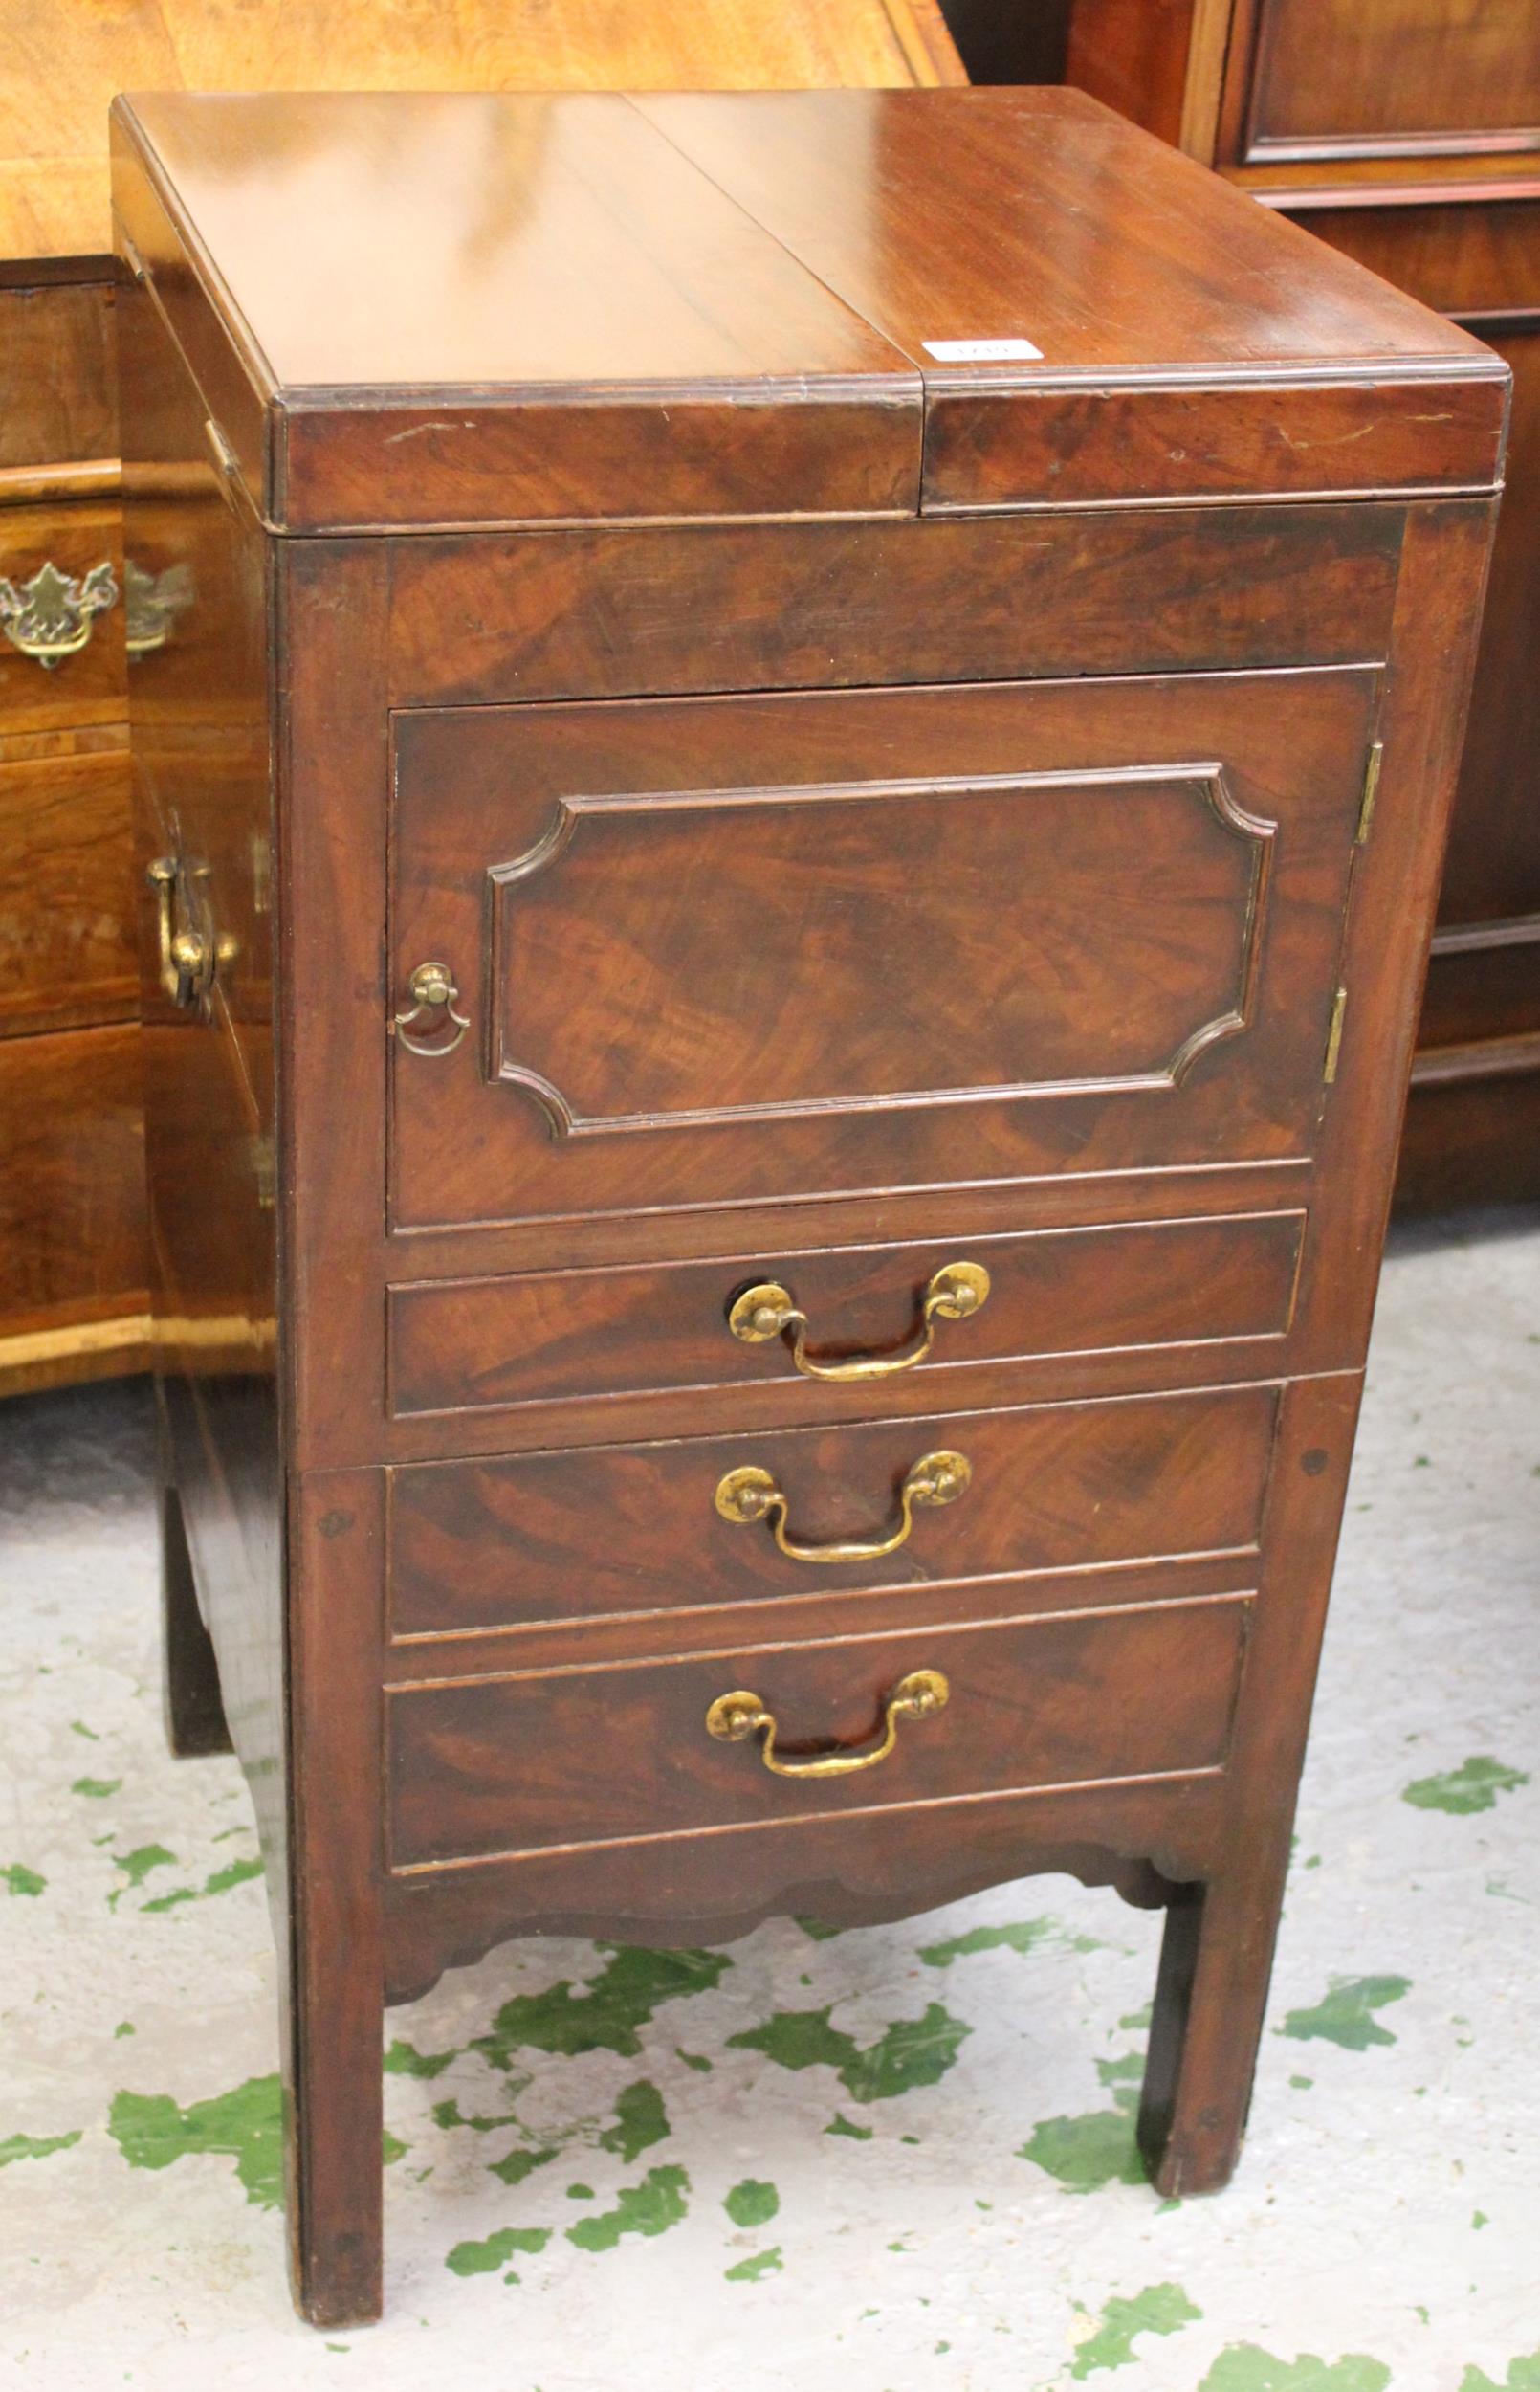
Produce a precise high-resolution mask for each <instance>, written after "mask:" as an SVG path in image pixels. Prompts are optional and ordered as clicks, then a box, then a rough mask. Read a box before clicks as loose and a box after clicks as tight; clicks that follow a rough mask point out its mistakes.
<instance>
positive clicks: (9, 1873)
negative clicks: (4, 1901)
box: [0, 1860, 48, 1894]
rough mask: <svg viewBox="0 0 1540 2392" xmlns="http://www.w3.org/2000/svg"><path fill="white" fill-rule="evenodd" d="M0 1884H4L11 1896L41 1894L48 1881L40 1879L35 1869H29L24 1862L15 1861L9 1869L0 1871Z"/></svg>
mask: <svg viewBox="0 0 1540 2392" xmlns="http://www.w3.org/2000/svg"><path fill="white" fill-rule="evenodd" d="M0 1883H3V1884H4V1886H5V1888H6V1891H7V1892H8V1893H9V1894H41V1893H42V1891H43V1888H44V1887H45V1886H46V1885H47V1883H48V1879H47V1878H46V1877H40V1876H39V1875H38V1873H37V1872H36V1870H35V1869H29V1868H27V1867H26V1865H25V1863H23V1862H22V1861H19V1860H13V1861H11V1864H10V1865H9V1867H7V1868H5V1869H0Z"/></svg>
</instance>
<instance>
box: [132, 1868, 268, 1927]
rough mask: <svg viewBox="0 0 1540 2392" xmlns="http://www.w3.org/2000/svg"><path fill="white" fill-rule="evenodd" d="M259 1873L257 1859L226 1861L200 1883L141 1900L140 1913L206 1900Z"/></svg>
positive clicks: (226, 1891)
mask: <svg viewBox="0 0 1540 2392" xmlns="http://www.w3.org/2000/svg"><path fill="white" fill-rule="evenodd" d="M261 1874H262V1864H261V1862H260V1861H259V1860H231V1861H227V1862H226V1864H225V1866H224V1868H223V1869H216V1870H215V1871H214V1872H213V1875H212V1876H211V1877H206V1878H205V1879H204V1882H203V1884H202V1885H198V1886H193V1885H181V1886H178V1887H177V1889H176V1891H175V1893H174V1894H157V1896H156V1898H155V1900H154V1901H153V1902H142V1903H141V1904H140V1913H141V1916H143V1917H146V1918H147V1917H148V1916H149V1914H150V1912H151V1911H174V1910H175V1909H176V1907H177V1905H178V1904H179V1903H181V1902H206V1901H207V1900H208V1899H209V1895H210V1894H228V1893H229V1892H230V1891H231V1887H232V1886H238V1885H250V1883H251V1881H252V1879H253V1877H259V1876H260V1875H261Z"/></svg>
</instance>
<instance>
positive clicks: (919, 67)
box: [0, 0, 962, 256]
mask: <svg viewBox="0 0 1540 2392" xmlns="http://www.w3.org/2000/svg"><path fill="white" fill-rule="evenodd" d="M0 48H3V49H4V51H5V52H6V55H7V57H8V61H9V66H8V74H7V80H6V87H5V94H4V98H3V100H0V252H4V253H5V254H7V255H20V256H28V255H39V256H55V255H71V254H80V253H86V254H89V253H93V252H100V251H103V250H106V249H108V248H110V246H111V234H110V232H109V228H108V193H107V156H106V147H105V142H104V138H103V125H104V120H105V117H106V111H107V106H108V103H109V101H110V100H112V98H113V95H114V94H115V93H116V92H121V91H264V90H285V91H293V92H307V91H326V90H341V91H385V92H406V91H412V90H418V91H430V92H437V91H496V90H518V89H520V88H522V89H526V90H537V91H558V90H583V89H589V90H593V89H605V88H612V87H614V86H616V85H624V84H634V85H636V86H638V87H643V86H649V85H652V86H657V87H660V88H662V89H664V90H680V89H690V88H693V87H697V86H704V87H705V88H707V89H717V88H723V87H731V86H735V85H756V84H768V85H771V86H774V87H781V88H798V87H802V86H804V85H815V84H819V83H899V84H902V83H911V82H913V83H944V82H960V81H961V80H962V68H961V65H960V63H959V61H958V58H957V52H956V50H955V49H954V48H953V45H952V41H951V38H950V36H949V34H948V33H947V31H946V28H945V26H944V24H943V22H942V19H941V14H940V11H939V8H938V7H937V6H936V5H935V0H705V4H704V5H702V6H700V7H698V8H694V9H692V10H688V11H678V10H673V9H668V8H661V7H649V8H638V7H636V6H635V5H634V0H564V5H563V6H562V7H561V9H560V10H540V11H508V10H507V9H504V8H499V7H496V6H495V5H492V0H463V4H462V5H460V6H458V7H456V8H454V9H452V10H445V9H443V8H442V7H439V6H437V5H436V4H435V0H394V5H393V6H392V7H391V8H390V9H389V11H387V12H385V13H383V14H382V13H381V12H380V11H367V10H366V11H350V10H344V11H338V10H336V9H332V8H326V7H322V6H319V5H318V0H302V5H300V6H297V7H288V8H285V9H284V10H283V11H282V12H281V15H277V16H275V15H274V14H273V13H271V12H270V11H261V10H257V11H253V10H251V9H249V8H245V7H242V6H241V5H240V0H131V5H129V6H127V7H125V8H120V9H117V10H114V11H111V12H103V11H99V10H97V9H94V8H87V9H82V8H79V7H77V6H76V5H75V0H46V5H42V6H38V5H36V0H6V5H5V6H4V8H3V9H0Z"/></svg>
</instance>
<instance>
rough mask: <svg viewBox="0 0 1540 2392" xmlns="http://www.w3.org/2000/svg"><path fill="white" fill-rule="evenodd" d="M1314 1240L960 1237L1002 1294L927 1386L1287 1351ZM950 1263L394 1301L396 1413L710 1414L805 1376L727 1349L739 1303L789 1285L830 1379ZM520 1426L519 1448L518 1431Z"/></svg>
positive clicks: (737, 1346)
mask: <svg viewBox="0 0 1540 2392" xmlns="http://www.w3.org/2000/svg"><path fill="white" fill-rule="evenodd" d="M1304 1230H1305V1217H1304V1215H1303V1214H1302V1213H1299V1212H1280V1213H1264V1214H1257V1215H1252V1216H1243V1217H1242V1218H1239V1219H1230V1220H1212V1221H1206V1220H1197V1221H1141V1222H1131V1223H1128V1224H1126V1225H1122V1226H1118V1227H1108V1228H1102V1229H1059V1230H1036V1231H1030V1232H1027V1233H1026V1234H1024V1235H1022V1236H1016V1237H990V1236H984V1237H979V1236H976V1235H975V1236H968V1237H966V1238H963V1239H960V1240H954V1244H957V1246H958V1249H959V1251H960V1250H961V1248H962V1247H966V1250H967V1251H966V1254H964V1255H963V1257H962V1258H963V1259H964V1260H972V1261H974V1262H977V1263H979V1264H980V1265H981V1266H982V1268H983V1269H984V1270H985V1271H987V1272H988V1273H989V1274H990V1291H989V1295H988V1296H987V1297H986V1299H985V1302H984V1305H983V1307H982V1309H981V1310H980V1311H979V1313H978V1314H977V1315H976V1316H974V1317H972V1318H970V1319H969V1322H968V1325H967V1328H966V1330H965V1332H963V1333H962V1334H961V1336H960V1337H959V1335H958V1333H957V1331H956V1330H949V1329H947V1328H946V1327H945V1326H944V1325H943V1326H941V1327H940V1328H938V1329H937V1331H936V1333H935V1344H934V1347H933V1350H932V1352H931V1353H930V1354H929V1355H927V1356H926V1357H925V1370H924V1379H925V1384H927V1385H934V1384H935V1381H936V1379H937V1377H938V1375H940V1376H944V1377H945V1378H946V1379H947V1380H949V1381H951V1382H953V1383H954V1384H955V1383H956V1380H957V1374H958V1373H959V1372H960V1373H961V1374H962V1375H963V1377H964V1379H966V1377H967V1375H968V1373H969V1371H970V1369H973V1370H977V1368H978V1367H979V1364H981V1363H988V1362H1013V1361H1018V1360H1024V1359H1026V1358H1027V1357H1029V1356H1034V1355H1050V1354H1056V1353H1077V1352H1098V1351H1114V1350H1117V1349H1119V1348H1124V1347H1129V1346H1147V1345H1175V1344H1180V1343H1185V1342H1187V1341H1188V1340H1191V1339H1193V1338H1194V1337H1195V1335H1196V1336H1198V1337H1200V1338H1203V1339H1216V1340H1221V1339H1233V1338H1254V1337H1264V1338H1265V1337H1283V1336H1284V1335H1285V1334H1286V1333H1287V1329H1288V1326H1289V1323H1290V1320H1291V1318H1292V1315H1293V1308H1294V1289H1295V1283H1296V1279H1297V1275H1298V1269H1299V1260H1300V1249H1301V1241H1302V1238H1303V1236H1304ZM953 1259H954V1257H953V1254H952V1249H951V1247H947V1246H935V1247H932V1248H931V1249H929V1250H927V1249H926V1248H924V1247H922V1246H915V1245H913V1244H909V1245H904V1246H878V1247H853V1248H846V1249H843V1250H836V1251H833V1252H813V1253H801V1254H795V1253H794V1254H771V1255H758V1256H756V1255H737V1256H731V1257H723V1258H722V1259H720V1260H713V1261H710V1262H693V1263H674V1264H665V1265H656V1264H654V1265H652V1266H650V1267H649V1268H647V1269H632V1270H628V1271H551V1272H527V1273H521V1274H512V1275H507V1276H504V1277H501V1278H496V1279H472V1280H468V1281H465V1280H461V1281H456V1280H449V1281H445V1280H432V1281H428V1282H426V1283H419V1284H416V1285H413V1286H409V1287H397V1288H393V1289H392V1290H391V1292H390V1408H391V1410H392V1411H393V1412H394V1413H395V1414H396V1416H397V1417H398V1418H403V1419H404V1418H409V1417H411V1416H412V1415H414V1414H417V1413H422V1412H456V1411H461V1410H465V1409H469V1408H471V1407H472V1406H474V1407H475V1408H477V1409H481V1408H483V1407H495V1409H497V1410H499V1411H503V1410H506V1411H510V1412H514V1413H520V1412H525V1411H528V1410H530V1409H533V1408H535V1407H537V1406H538V1407H541V1408H542V1409H543V1407H544V1406H560V1405H569V1406H570V1405H574V1404H583V1403H584V1402H585V1401H586V1400H587V1399H590V1398H592V1397H594V1396H622V1395H634V1396H644V1395H647V1394H649V1393H651V1392H655V1393H658V1394H668V1393H671V1392H672V1391H674V1390H675V1389H678V1390H680V1391H685V1390H688V1391H689V1392H691V1393H692V1394H693V1395H696V1396H709V1397H710V1398H711V1399H712V1405H713V1411H714V1413H715V1411H716V1409H717V1406H720V1404H721V1403H722V1400H723V1398H724V1397H730V1394H731V1392H732V1391H734V1390H737V1389H742V1388H754V1387H759V1386H762V1385H765V1384H781V1385H784V1384H785V1383H786V1382H787V1381H788V1380H794V1379H795V1376H796V1364H795V1362H794V1361H793V1359H792V1356H791V1352H790V1347H789V1344H788V1341H787V1340H786V1339H785V1338H784V1337H780V1338H767V1339H763V1340H760V1341H759V1342H758V1343H754V1344H749V1343H745V1342H744V1341H743V1340H740V1339H738V1338H737V1337H735V1336H734V1335H733V1334H732V1332H731V1330H730V1328H729V1325H728V1315H729V1312H730V1311H731V1308H732V1302H733V1299H734V1297H735V1296H737V1295H739V1294H740V1293H741V1292H742V1291H744V1290H745V1289H748V1288H751V1287H753V1286H756V1285H761V1284H763V1283H764V1282H766V1281H774V1282H775V1283H777V1284H785V1285H786V1288H787V1293H788V1294H789V1295H790V1296H792V1297H793V1298H794V1300H795V1301H796V1302H797V1303H798V1304H799V1305H800V1306H802V1307H803V1308H806V1309H808V1310H809V1312H810V1315H811V1318H812V1321H813V1324H814V1325H813V1333H812V1337H811V1339H810V1340H809V1341H808V1352H809V1355H810V1358H811V1360H812V1362H813V1365H814V1367H815V1368H818V1367H826V1366H828V1365H829V1364H833V1365H835V1366H838V1365H839V1364H840V1363H841V1362H848V1361H849V1359H850V1358H851V1357H852V1356H860V1355H863V1354H869V1355H872V1356H875V1357H876V1358H877V1359H878V1360H883V1359H885V1358H888V1357H891V1356H894V1355H898V1354H902V1353H903V1352H904V1350H905V1349H906V1346H909V1345H912V1344H913V1341H914V1337H915V1331H916V1322H917V1320H918V1317H919V1315H920V1313H921V1311H922V1309H923V1303H924V1293H925V1290H926V1288H927V1287H928V1286H929V1284H930V1282H931V1280H932V1278H933V1276H934V1275H935V1273H936V1272H938V1271H943V1270H945V1268H946V1266H947V1264H948V1263H949V1262H950V1261H951V1260H953ZM1195 1316H1196V1321H1197V1325H1196V1327H1195ZM841 1384H842V1383H841V1382H839V1381H837V1380H825V1381H824V1382H823V1383H822V1384H819V1383H816V1382H815V1383H812V1384H809V1383H808V1382H807V1381H806V1380H803V1384H801V1385H800V1386H799V1387H798V1390H797V1392H798V1399H799V1402H800V1404H801V1405H802V1406H803V1408H804V1409H816V1408H820V1398H821V1397H825V1398H826V1396H827V1393H828V1390H829V1388H830V1387H831V1386H832V1387H835V1388H836V1389H838V1388H839V1387H840V1386H841ZM844 1384H845V1385H846V1386H848V1385H849V1384H850V1383H849V1382H846V1383H844ZM913 1384H917V1383H913ZM869 1387H870V1383H869V1382H866V1383H864V1395H863V1400H868V1399H869ZM739 1408H741V1407H739ZM509 1430H510V1432H511V1433H513V1434H515V1435H517V1433H518V1431H517V1426H516V1424H515V1423H513V1422H510V1424H509ZM519 1441H520V1442H523V1439H522V1438H521V1437H520V1439H519ZM535 1441H537V1440H533V1439H532V1440H531V1442H535Z"/></svg>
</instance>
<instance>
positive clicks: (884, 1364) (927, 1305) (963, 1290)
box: [727, 1262, 989, 1379]
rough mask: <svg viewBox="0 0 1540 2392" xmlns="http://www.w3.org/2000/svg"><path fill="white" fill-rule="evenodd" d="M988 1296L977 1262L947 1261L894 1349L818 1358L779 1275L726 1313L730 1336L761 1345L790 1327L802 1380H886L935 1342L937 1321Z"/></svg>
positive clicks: (971, 1309) (978, 1305)
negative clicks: (912, 1327) (905, 1338)
mask: <svg viewBox="0 0 1540 2392" xmlns="http://www.w3.org/2000/svg"><path fill="white" fill-rule="evenodd" d="M988 1300H989V1274H988V1272H987V1271H986V1270H985V1269H984V1267H983V1264H982V1263H979V1262H949V1263H943V1264H942V1266H941V1268H940V1270H939V1271H936V1272H935V1273H933V1274H932V1276H931V1281H930V1285H929V1286H928V1287H927V1288H926V1291H925V1296H924V1300H923V1302H922V1304H921V1307H920V1320H919V1327H918V1329H917V1330H916V1332H915V1334H914V1336H913V1338H912V1339H911V1340H910V1342H909V1343H908V1344H907V1345H905V1346H902V1347H900V1349H899V1351H898V1352H897V1353H896V1354H850V1355H847V1356H846V1357H845V1358H844V1359H843V1360H841V1361H837V1362H820V1361H819V1360H818V1358H817V1356H816V1355H813V1354H810V1353H809V1352H808V1350H807V1325H808V1324H807V1315H806V1314H805V1313H804V1312H803V1310H802V1308H801V1306H800V1305H799V1304H797V1302H796V1301H795V1300H794V1298H793V1297H792V1296H791V1295H790V1294H789V1293H788V1291H787V1290H786V1289H785V1288H783V1287H782V1286H781V1282H780V1280H779V1279H765V1280H762V1281H761V1282H760V1283H759V1285H758V1286H756V1287H749V1288H745V1289H744V1290H743V1293H742V1295H741V1296H737V1297H736V1298H735V1299H734V1302H733V1305H732V1308H731V1310H730V1311H729V1313H728V1316H727V1325H728V1327H729V1328H730V1329H731V1330H732V1332H733V1335H734V1336H735V1337H736V1338H737V1339H739V1340H741V1341H742V1343H743V1344H745V1345H762V1344H764V1343H765V1342H766V1341H767V1340H769V1339H771V1338H780V1337H784V1336H785V1335H786V1333H787V1331H788V1330H789V1331H791V1332H792V1344H791V1359H792V1362H794V1363H795V1365H796V1367H797V1369H798V1370H800V1371H801V1373H802V1375H803V1378H804V1379H891V1377H892V1375H893V1373H894V1372H895V1371H899V1370H913V1367H914V1365H915V1363H916V1362H923V1361H924V1360H925V1357H926V1355H927V1354H928V1353H929V1352H930V1350H931V1347H932V1345H933V1344H934V1343H935V1324H936V1322H937V1321H938V1320H966V1319H967V1318H969V1317H970V1315H972V1314H973V1313H976V1312H979V1311H981V1310H982V1308H983V1306H984V1305H985V1304H986V1303H987V1302H988Z"/></svg>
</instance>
